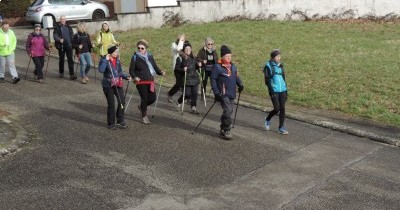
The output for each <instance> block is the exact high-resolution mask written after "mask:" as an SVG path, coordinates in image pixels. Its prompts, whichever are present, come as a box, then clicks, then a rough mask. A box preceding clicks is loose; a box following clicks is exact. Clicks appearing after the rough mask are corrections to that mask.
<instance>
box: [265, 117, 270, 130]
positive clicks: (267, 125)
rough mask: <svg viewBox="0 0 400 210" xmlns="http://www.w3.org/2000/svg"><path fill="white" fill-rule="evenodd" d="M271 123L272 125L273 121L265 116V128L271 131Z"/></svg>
mask: <svg viewBox="0 0 400 210" xmlns="http://www.w3.org/2000/svg"><path fill="white" fill-rule="evenodd" d="M270 125H271V121H268V120H267V118H265V122H264V128H265V130H267V131H269V126H270Z"/></svg>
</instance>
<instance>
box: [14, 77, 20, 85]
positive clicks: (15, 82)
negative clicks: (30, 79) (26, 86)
mask: <svg viewBox="0 0 400 210" xmlns="http://www.w3.org/2000/svg"><path fill="white" fill-rule="evenodd" d="M20 80H21V79H20V78H19V77H14V79H13V81H12V83H13V84H17V83H18V82H19V81H20Z"/></svg>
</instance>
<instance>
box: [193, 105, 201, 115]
mask: <svg viewBox="0 0 400 210" xmlns="http://www.w3.org/2000/svg"><path fill="white" fill-rule="evenodd" d="M192 114H200V113H199V112H198V111H197V109H196V107H195V106H192Z"/></svg>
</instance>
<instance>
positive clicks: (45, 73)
mask: <svg viewBox="0 0 400 210" xmlns="http://www.w3.org/2000/svg"><path fill="white" fill-rule="evenodd" d="M50 54H51V50H50V49H49V55H48V56H47V64H46V70H45V71H44V80H46V77H47V68H49V62H50Z"/></svg>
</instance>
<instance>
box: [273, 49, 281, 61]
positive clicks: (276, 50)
mask: <svg viewBox="0 0 400 210" xmlns="http://www.w3.org/2000/svg"><path fill="white" fill-rule="evenodd" d="M280 54H281V51H280V50H279V49H274V50H272V52H271V59H273V58H275V57H276V56H278V55H280Z"/></svg>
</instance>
